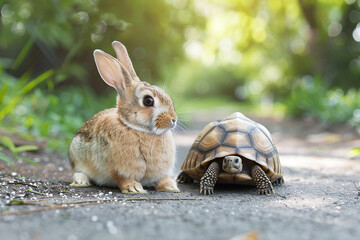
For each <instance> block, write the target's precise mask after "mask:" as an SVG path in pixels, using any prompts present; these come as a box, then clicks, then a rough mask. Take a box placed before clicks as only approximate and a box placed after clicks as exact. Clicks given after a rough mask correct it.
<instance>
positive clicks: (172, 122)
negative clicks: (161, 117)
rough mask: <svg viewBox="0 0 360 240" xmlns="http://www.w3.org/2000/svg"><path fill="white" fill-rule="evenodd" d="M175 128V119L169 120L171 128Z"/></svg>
mask: <svg viewBox="0 0 360 240" xmlns="http://www.w3.org/2000/svg"><path fill="white" fill-rule="evenodd" d="M175 126H176V119H174V118H172V119H171V127H172V128H173V127H175Z"/></svg>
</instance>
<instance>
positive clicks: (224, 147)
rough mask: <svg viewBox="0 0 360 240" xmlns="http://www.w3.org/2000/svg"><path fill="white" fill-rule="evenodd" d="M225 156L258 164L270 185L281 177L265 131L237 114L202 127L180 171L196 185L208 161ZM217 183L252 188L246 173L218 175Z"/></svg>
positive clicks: (278, 162) (270, 141) (274, 148)
mask: <svg viewBox="0 0 360 240" xmlns="http://www.w3.org/2000/svg"><path fill="white" fill-rule="evenodd" d="M229 155H238V156H241V157H244V158H246V159H248V160H250V161H252V162H255V163H257V164H259V165H260V166H261V167H262V168H263V170H264V171H265V173H266V175H267V176H268V177H269V179H270V181H271V182H274V181H275V180H277V179H279V178H280V177H282V176H283V174H284V172H283V169H282V167H281V164H280V160H279V154H278V151H277V149H276V147H275V144H274V142H273V140H272V138H271V136H270V133H269V131H268V130H267V129H266V128H265V127H264V126H263V125H261V124H259V123H257V122H254V121H252V120H251V119H249V118H247V117H245V116H244V115H243V114H242V113H239V112H235V113H233V114H231V115H230V116H228V117H226V118H224V119H223V120H219V121H214V122H211V123H209V124H208V125H207V126H205V128H204V129H203V130H202V131H201V132H200V134H199V136H198V137H197V138H196V139H195V141H194V143H193V145H192V146H191V148H190V151H189V153H188V155H187V157H186V159H185V161H184V163H183V165H182V166H181V170H182V171H184V172H185V173H187V174H188V175H189V176H190V177H191V178H193V179H195V180H197V181H200V179H201V177H202V176H203V175H204V172H205V171H206V169H207V168H208V166H209V165H210V164H211V162H212V161H214V160H215V159H219V158H223V157H226V156H229ZM217 182H218V183H235V184H245V185H254V184H253V180H252V178H251V176H250V173H249V170H248V169H243V171H242V172H240V173H234V174H233V173H227V172H224V171H221V172H220V174H219V176H218V181H217Z"/></svg>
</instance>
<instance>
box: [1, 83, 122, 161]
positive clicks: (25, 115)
mask: <svg viewBox="0 0 360 240" xmlns="http://www.w3.org/2000/svg"><path fill="white" fill-rule="evenodd" d="M5 84H6V86H8V87H7V88H8V91H9V92H16V91H15V90H16V89H18V86H17V84H13V81H12V80H10V79H8V80H7V81H5ZM112 94H113V96H112V97H109V98H104V97H97V96H96V95H95V93H94V92H93V91H92V90H91V89H90V88H88V87H84V88H70V87H67V88H65V89H58V90H57V91H56V92H51V91H44V90H41V89H35V90H34V91H33V92H31V93H30V94H27V95H25V96H23V97H22V98H21V100H20V101H19V102H18V103H17V105H16V106H15V107H14V108H13V109H12V111H11V112H9V114H8V115H7V116H6V118H4V120H3V123H2V125H4V126H7V127H10V128H15V129H17V131H20V132H27V133H30V134H32V135H34V136H37V137H41V138H45V139H46V140H47V141H48V146H49V148H50V149H52V150H57V151H58V152H60V153H62V154H64V155H65V154H66V152H67V148H68V146H69V144H70V141H71V139H72V138H73V137H74V135H75V133H76V132H77V130H78V129H79V128H80V127H81V126H82V124H84V122H85V121H86V120H88V119H89V118H90V117H91V116H92V115H94V114H95V113H97V112H99V111H101V110H103V109H104V108H106V107H113V106H114V105H115V97H116V92H115V91H113V92H112Z"/></svg>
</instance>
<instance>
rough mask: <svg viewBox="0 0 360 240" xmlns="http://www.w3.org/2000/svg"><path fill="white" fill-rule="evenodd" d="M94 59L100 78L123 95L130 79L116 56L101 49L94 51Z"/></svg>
mask: <svg viewBox="0 0 360 240" xmlns="http://www.w3.org/2000/svg"><path fill="white" fill-rule="evenodd" d="M94 59H95V63H96V67H97V69H98V72H99V74H100V76H101V78H102V79H103V80H104V81H105V83H107V84H108V85H110V86H112V87H113V88H115V89H116V91H117V92H118V93H119V94H120V95H121V96H123V95H124V92H125V89H126V87H127V86H128V85H130V84H131V81H132V79H131V77H130V74H129V72H128V71H127V70H126V69H125V68H124V67H123V66H122V65H121V63H120V62H119V61H118V60H117V59H116V58H114V57H113V56H111V55H109V54H107V53H105V52H103V51H102V50H99V49H96V50H95V51H94Z"/></svg>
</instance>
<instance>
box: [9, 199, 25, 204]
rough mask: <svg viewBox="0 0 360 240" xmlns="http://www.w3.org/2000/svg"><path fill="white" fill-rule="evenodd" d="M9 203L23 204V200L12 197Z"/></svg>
mask: <svg viewBox="0 0 360 240" xmlns="http://www.w3.org/2000/svg"><path fill="white" fill-rule="evenodd" d="M9 205H24V201H23V200H19V199H13V200H10V202H9Z"/></svg>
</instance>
